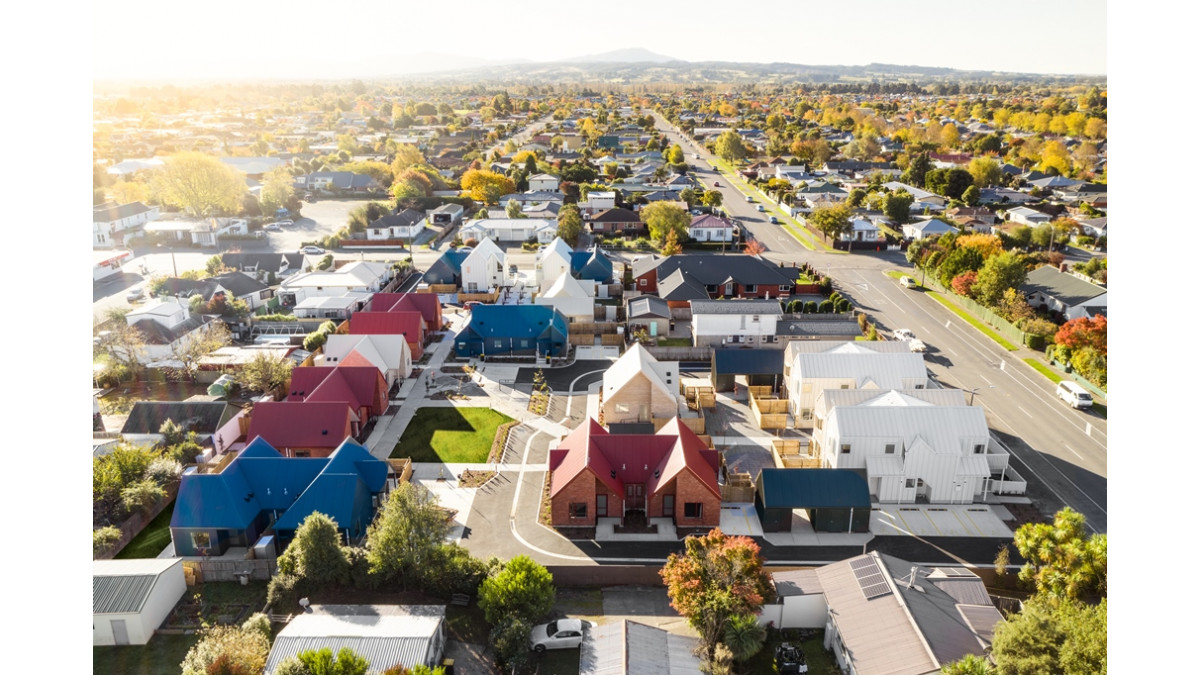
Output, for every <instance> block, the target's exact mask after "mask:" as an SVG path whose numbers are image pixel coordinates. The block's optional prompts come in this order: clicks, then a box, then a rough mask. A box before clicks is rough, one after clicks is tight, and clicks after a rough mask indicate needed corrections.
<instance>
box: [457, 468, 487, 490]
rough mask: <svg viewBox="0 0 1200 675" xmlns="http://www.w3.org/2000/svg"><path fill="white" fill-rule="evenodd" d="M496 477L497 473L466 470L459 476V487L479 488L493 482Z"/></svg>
mask: <svg viewBox="0 0 1200 675" xmlns="http://www.w3.org/2000/svg"><path fill="white" fill-rule="evenodd" d="M495 475H496V472H495V471H476V470H475V469H465V470H463V472H462V473H460V474H458V487H467V488H477V487H480V486H482V485H483V484H484V483H486V482H488V481H489V480H491V479H492V477H493V476H495Z"/></svg>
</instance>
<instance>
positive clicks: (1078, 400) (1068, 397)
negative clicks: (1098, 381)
mask: <svg viewBox="0 0 1200 675" xmlns="http://www.w3.org/2000/svg"><path fill="white" fill-rule="evenodd" d="M1054 393H1055V394H1057V395H1058V397H1059V398H1061V399H1062V400H1064V401H1066V402H1067V405H1069V406H1071V407H1072V408H1076V409H1078V408H1090V407H1092V402H1093V401H1092V395H1091V394H1089V393H1088V391H1087V390H1086V389H1084V388H1083V387H1081V386H1079V385H1078V384H1076V383H1075V382H1071V381H1069V380H1063V381H1062V382H1059V383H1058V387H1057V388H1055V390H1054Z"/></svg>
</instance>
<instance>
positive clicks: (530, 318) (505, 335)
mask: <svg viewBox="0 0 1200 675" xmlns="http://www.w3.org/2000/svg"><path fill="white" fill-rule="evenodd" d="M454 351H455V353H456V354H458V356H460V357H464V358H465V357H471V356H545V355H546V354H549V355H550V356H566V354H567V318H566V317H565V316H564V315H563V313H562V312H560V311H558V310H556V309H554V308H553V307H549V306H546V305H476V306H475V308H474V309H472V310H471V318H470V319H469V320H468V321H467V325H466V326H464V327H463V329H462V330H461V331H459V333H458V336H457V337H455V338H454Z"/></svg>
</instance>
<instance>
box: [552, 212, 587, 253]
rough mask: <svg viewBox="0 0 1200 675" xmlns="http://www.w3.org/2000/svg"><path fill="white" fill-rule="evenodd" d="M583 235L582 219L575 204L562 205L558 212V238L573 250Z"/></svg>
mask: <svg viewBox="0 0 1200 675" xmlns="http://www.w3.org/2000/svg"><path fill="white" fill-rule="evenodd" d="M581 234H583V217H582V216H580V215H579V207H578V206H576V205H575V204H564V205H563V207H562V208H561V209H559V211H558V236H559V237H561V238H562V240H563V241H565V242H567V243H568V244H570V245H571V247H572V248H574V247H575V246H576V245H578V244H579V235H581Z"/></svg>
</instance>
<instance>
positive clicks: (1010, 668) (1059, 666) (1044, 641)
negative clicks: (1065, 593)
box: [992, 597, 1108, 675]
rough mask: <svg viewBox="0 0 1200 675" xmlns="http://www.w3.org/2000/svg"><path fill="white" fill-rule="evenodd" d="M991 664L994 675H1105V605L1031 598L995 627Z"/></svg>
mask: <svg viewBox="0 0 1200 675" xmlns="http://www.w3.org/2000/svg"><path fill="white" fill-rule="evenodd" d="M992 658H993V659H994V660H995V662H996V673H997V674H998V675H1025V674H1026V673H1063V674H1064V675H1094V674H1095V673H1107V672H1108V600H1107V599H1103V600H1101V601H1100V603H1099V604H1097V605H1087V604H1084V603H1081V602H1078V601H1064V602H1059V603H1057V604H1055V603H1053V602H1051V601H1049V600H1048V599H1046V598H1041V597H1035V598H1033V599H1032V600H1030V601H1028V602H1026V603H1025V605H1024V607H1023V608H1022V610H1021V611H1020V612H1018V613H1016V614H1011V615H1009V617H1008V618H1007V620H1005V621H1004V622H1002V623H1000V624H997V626H996V631H995V636H994V637H993V639H992Z"/></svg>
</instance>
